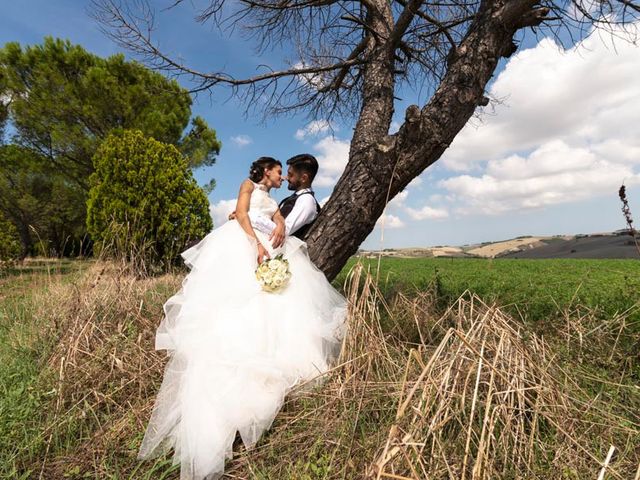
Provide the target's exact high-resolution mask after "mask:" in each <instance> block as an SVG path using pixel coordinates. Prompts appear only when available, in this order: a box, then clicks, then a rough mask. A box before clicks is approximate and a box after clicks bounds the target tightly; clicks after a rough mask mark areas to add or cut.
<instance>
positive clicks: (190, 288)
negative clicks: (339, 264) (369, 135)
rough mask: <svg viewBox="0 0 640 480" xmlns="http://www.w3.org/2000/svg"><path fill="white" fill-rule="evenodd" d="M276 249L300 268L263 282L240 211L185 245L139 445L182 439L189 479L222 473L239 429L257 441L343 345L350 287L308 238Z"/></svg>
mask: <svg viewBox="0 0 640 480" xmlns="http://www.w3.org/2000/svg"><path fill="white" fill-rule="evenodd" d="M256 233H257V235H258V236H259V237H260V238H261V240H262V243H263V245H268V244H269V242H268V239H267V238H266V237H265V236H264V235H263V234H262V233H260V232H256ZM270 253H271V254H272V255H275V254H277V253H283V254H284V256H285V258H287V259H288V260H289V267H290V270H291V273H292V276H291V280H290V281H289V284H288V285H287V286H286V287H285V288H284V289H283V290H281V291H279V292H276V293H267V292H263V291H262V290H261V288H260V286H259V284H258V282H257V281H256V278H255V274H254V271H255V268H256V266H257V262H256V256H257V250H256V243H255V241H253V240H252V239H250V237H249V236H247V235H246V234H245V233H244V231H243V230H242V228H241V227H240V226H239V224H238V223H237V222H236V221H230V222H228V223H225V224H224V225H222V226H221V227H220V228H217V229H215V230H213V231H212V232H211V233H210V234H209V235H207V236H206V237H205V238H204V239H203V240H202V241H201V242H200V243H199V244H197V245H196V246H194V247H192V248H190V249H189V250H187V251H185V252H183V254H182V256H183V258H184V260H185V263H186V264H187V265H188V266H189V267H190V268H191V272H190V273H189V274H188V275H187V276H186V278H185V280H184V281H183V283H182V289H181V290H180V291H179V292H178V293H177V294H176V295H174V296H173V297H171V298H170V299H169V300H168V301H167V302H166V304H165V306H164V311H165V317H164V319H163V320H162V322H161V324H160V326H159V328H158V331H157V333H156V349H158V350H159V349H166V350H168V352H169V355H170V359H169V362H168V364H167V366H166V370H165V374H164V379H163V382H162V385H161V387H160V391H159V393H158V396H157V399H156V403H155V407H154V410H153V413H152V416H151V420H150V422H149V426H148V427H147V431H146V433H145V436H144V439H143V442H142V446H141V448H140V453H139V458H150V457H153V456H156V455H159V454H162V453H164V452H166V451H167V450H169V449H170V448H173V449H174V463H179V464H180V465H181V476H180V478H181V479H182V480H187V479H188V480H193V479H203V478H206V479H215V478H218V477H219V476H220V475H222V473H223V471H224V462H225V459H226V458H230V457H231V455H232V445H233V441H234V438H235V436H236V432H239V433H240V436H241V438H242V441H243V443H244V444H245V446H246V447H247V448H251V447H252V446H253V445H254V444H255V443H256V441H257V440H258V439H259V438H260V436H261V435H262V433H263V432H264V431H265V430H266V429H268V428H269V427H270V425H271V423H272V422H273V419H274V418H275V416H276V414H277V413H278V411H279V410H280V408H281V406H282V404H283V402H284V397H285V395H286V394H287V392H288V391H290V390H291V389H292V388H293V387H294V386H295V385H297V384H299V383H301V382H306V381H309V380H312V379H315V378H318V376H319V375H321V374H322V373H324V372H326V371H327V370H328V369H329V363H330V362H331V361H332V360H333V359H334V358H335V356H336V355H337V354H338V353H339V349H340V342H341V338H342V336H343V333H344V328H345V318H346V301H345V299H344V297H342V296H341V295H340V294H339V293H338V292H337V291H336V290H335V289H334V288H333V287H332V286H331V284H330V283H329V282H328V281H327V280H326V278H325V276H324V275H323V274H322V272H321V271H319V270H318V269H317V268H316V267H315V266H314V265H313V263H312V262H311V261H310V260H309V257H308V255H307V251H306V244H305V243H304V242H302V241H300V240H299V239H297V238H295V237H288V238H287V240H286V242H285V245H284V246H283V247H281V248H280V249H278V251H275V252H274V251H271V252H270Z"/></svg>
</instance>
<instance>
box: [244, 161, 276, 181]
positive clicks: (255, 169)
mask: <svg viewBox="0 0 640 480" xmlns="http://www.w3.org/2000/svg"><path fill="white" fill-rule="evenodd" d="M276 165H278V166H280V167H282V163H280V160H276V159H275V158H271V157H260V158H259V159H257V160H256V161H255V162H253V163H252V164H251V168H249V180H251V181H252V182H256V183H258V182H259V181H260V180H262V177H263V176H264V171H265V170H271V169H272V168H273V167H275V166H276Z"/></svg>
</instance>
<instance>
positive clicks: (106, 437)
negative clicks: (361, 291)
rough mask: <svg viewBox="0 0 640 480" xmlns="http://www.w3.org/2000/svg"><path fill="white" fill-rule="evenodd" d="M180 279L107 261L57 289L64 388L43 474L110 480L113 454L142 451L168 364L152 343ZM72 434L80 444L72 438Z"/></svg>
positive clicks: (53, 362) (54, 358)
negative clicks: (106, 468)
mask: <svg viewBox="0 0 640 480" xmlns="http://www.w3.org/2000/svg"><path fill="white" fill-rule="evenodd" d="M180 278H181V276H179V275H175V274H172V275H165V276H163V277H158V278H148V277H141V276H139V275H134V274H133V273H132V272H131V269H130V268H129V267H128V266H125V268H122V265H121V264H119V263H113V262H112V263H109V262H103V261H101V262H98V263H97V264H96V265H94V266H93V267H92V268H90V269H89V271H88V272H86V274H85V275H84V276H83V278H82V279H81V280H80V281H79V282H78V283H77V284H75V285H73V288H69V286H60V290H59V291H52V292H50V295H51V296H52V297H53V298H56V299H57V307H58V308H57V310H52V311H56V315H55V317H56V318H55V321H54V324H55V325H56V327H57V329H58V330H59V331H60V335H59V338H60V342H59V343H58V344H57V346H56V347H55V349H54V351H53V354H52V355H51V358H50V360H49V365H50V367H51V368H52V369H53V370H54V371H55V372H57V388H56V399H55V404H54V406H53V409H52V410H53V414H52V415H51V416H50V418H49V422H48V425H47V426H46V428H45V431H44V433H45V435H46V436H47V442H48V447H47V451H46V452H45V456H44V458H43V459H42V465H41V477H42V478H61V477H62V476H63V475H67V476H69V475H70V473H69V472H73V471H76V472H78V473H80V472H83V473H84V472H87V471H90V472H91V473H92V474H93V475H95V477H96V478H104V477H106V472H103V471H102V470H101V469H102V465H103V463H104V462H103V460H104V459H105V458H107V457H109V456H114V455H115V456H118V455H120V456H125V457H129V458H131V457H132V456H135V452H136V448H137V446H136V445H132V442H131V439H132V438H134V437H136V435H139V433H140V432H142V431H143V428H144V425H145V424H146V421H147V418H148V413H149V412H150V409H151V407H152V405H153V398H154V396H155V393H156V385H157V382H158V381H159V380H160V378H161V374H162V369H163V365H164V355H163V354H160V353H158V352H156V351H154V350H153V348H152V345H153V339H154V334H155V329H156V326H157V323H158V322H159V320H160V318H161V316H162V308H161V305H162V303H163V302H164V301H165V300H166V298H167V294H168V292H171V291H173V290H175V289H176V288H177V287H178V286H179V281H180ZM69 433H72V434H73V435H74V436H75V439H76V442H75V443H72V444H66V443H67V437H68V436H69Z"/></svg>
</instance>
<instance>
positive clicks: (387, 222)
mask: <svg viewBox="0 0 640 480" xmlns="http://www.w3.org/2000/svg"><path fill="white" fill-rule="evenodd" d="M404 226H405V225H404V222H403V221H402V220H400V218H398V217H396V216H395V215H387V214H383V215H382V216H381V217H380V218H379V219H378V221H377V222H376V227H379V228H402V227H404Z"/></svg>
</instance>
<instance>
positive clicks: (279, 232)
mask: <svg viewBox="0 0 640 480" xmlns="http://www.w3.org/2000/svg"><path fill="white" fill-rule="evenodd" d="M284 238H285V228H284V223H277V224H276V228H274V229H273V232H271V236H270V237H269V241H270V242H271V245H273V248H278V247H280V246H282V244H283V243H284Z"/></svg>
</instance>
